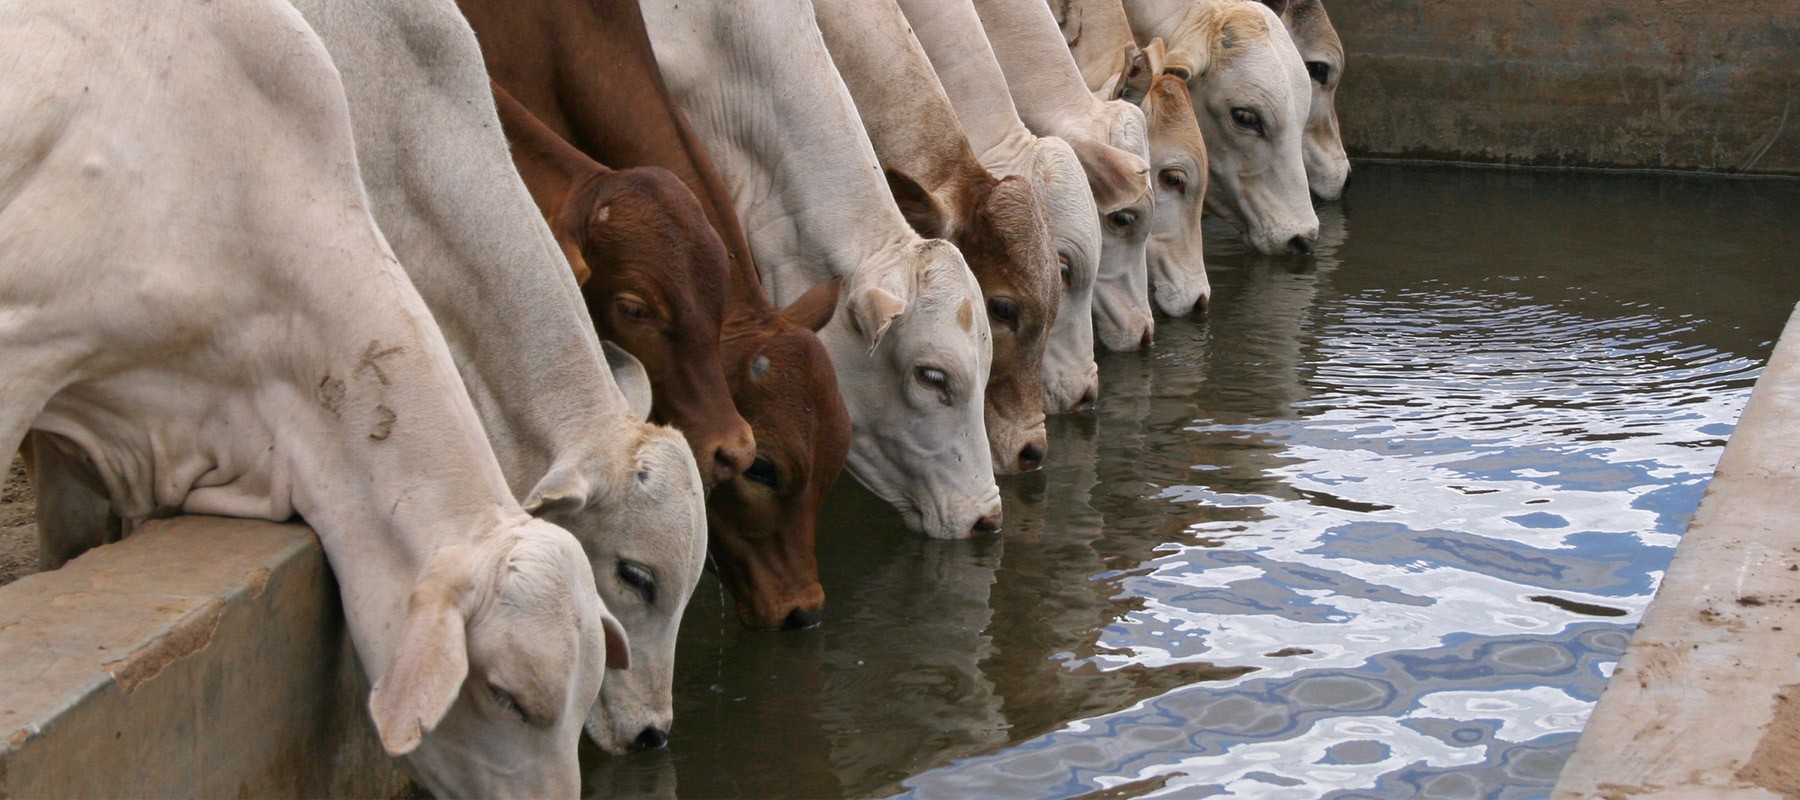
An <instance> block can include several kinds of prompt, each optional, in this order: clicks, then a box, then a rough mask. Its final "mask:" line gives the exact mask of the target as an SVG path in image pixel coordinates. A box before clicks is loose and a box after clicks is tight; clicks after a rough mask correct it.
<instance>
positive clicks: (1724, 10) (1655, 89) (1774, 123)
mask: <svg viewBox="0 0 1800 800" xmlns="http://www.w3.org/2000/svg"><path fill="white" fill-rule="evenodd" d="M1326 6H1327V8H1328V10H1329V12H1330V14H1331V19H1332V22H1333V23H1335V24H1336V26H1337V28H1338V32H1339V35H1340V36H1341V37H1342V39H1343V41H1344V47H1345V50H1346V51H1347V52H1348V54H1349V55H1348V58H1349V62H1348V64H1347V66H1346V68H1345V70H1344V77H1343V83H1342V84H1341V85H1340V86H1339V89H1338V95H1337V102H1338V111H1339V115H1340V117H1341V120H1342V124H1343V135H1344V143H1345V145H1346V146H1347V147H1348V148H1349V150H1350V153H1351V155H1353V156H1400V157H1419V158H1429V159H1449V160H1463V161H1480V162H1499V163H1512V164H1537V165H1555V166H1620V167H1668V168H1675V169H1694V170H1713V171H1723V172H1738V171H1750V172H1772V173H1787V174H1800V2H1796V1H1795V0H1572V1H1569V2H1545V1H1544V0H1507V1H1505V2H1476V1H1474V0H1336V2H1332V0H1327V2H1326Z"/></svg>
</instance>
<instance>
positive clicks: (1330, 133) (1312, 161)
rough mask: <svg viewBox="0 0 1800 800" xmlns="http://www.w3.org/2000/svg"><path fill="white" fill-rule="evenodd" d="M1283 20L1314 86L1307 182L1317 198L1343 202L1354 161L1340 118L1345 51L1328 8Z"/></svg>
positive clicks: (1302, 8)
mask: <svg viewBox="0 0 1800 800" xmlns="http://www.w3.org/2000/svg"><path fill="white" fill-rule="evenodd" d="M1283 19H1285V20H1287V22H1288V33H1289V34H1290V35H1291V36H1292V37H1293V39H1294V46H1295V47H1296V48H1297V49H1298V50H1299V51H1300V60H1301V61H1302V62H1303V63H1304V64H1305V65H1306V75H1307V77H1308V78H1309V79H1311V85H1312V106H1311V107H1310V108H1309V109H1308V110H1307V117H1306V135H1305V139H1304V141H1303V150H1302V151H1301V152H1302V154H1303V155H1304V157H1305V159H1306V181H1307V183H1308V184H1309V185H1310V186H1311V188H1312V193H1313V196H1314V197H1317V198H1319V199H1320V200H1326V201H1330V200H1336V199H1338V198H1340V197H1343V196H1344V184H1345V183H1346V182H1348V181H1349V180H1350V157H1349V156H1348V155H1346V154H1345V153H1344V139H1343V137H1342V135H1340V133H1339V131H1338V117H1337V87H1338V81H1339V80H1341V79H1342V78H1343V74H1344V45H1343V43H1342V42H1341V41H1339V40H1338V35H1337V29H1336V28H1334V27H1332V25H1331V19H1330V18H1329V17H1327V16H1326V15H1325V7H1324V6H1323V5H1320V4H1319V3H1318V2H1312V3H1304V4H1296V5H1294V6H1291V7H1290V10H1289V12H1288V14H1287V16H1285V17H1283Z"/></svg>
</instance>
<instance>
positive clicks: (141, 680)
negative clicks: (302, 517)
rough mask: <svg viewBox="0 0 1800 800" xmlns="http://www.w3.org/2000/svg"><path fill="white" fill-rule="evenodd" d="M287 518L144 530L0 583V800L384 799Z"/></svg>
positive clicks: (331, 616)
mask: <svg viewBox="0 0 1800 800" xmlns="http://www.w3.org/2000/svg"><path fill="white" fill-rule="evenodd" d="M342 620H343V615H342V611H341V607H340V605H339V600H338V594H337V584H336V582H335V581H334V580H333V579H332V578H331V574H330V570H329V569H328V568H327V567H326V563H325V558H324V554H323V552H322V551H321V550H320V548H319V543H318V539H317V538H316V537H315V536H314V535H313V533H312V531H311V530H310V529H308V528H306V527H305V526H303V525H294V524H275V523H269V522H260V521H253V520H238V519H222V518H217V517H176V518H173V519H168V520H159V521H155V522H151V523H147V524H145V525H144V526H142V527H141V528H140V530H139V531H138V532H137V533H136V534H135V535H133V536H131V537H130V538H127V539H126V540H124V541H122V542H119V543H116V544H111V545H107V546H104V547H100V548H97V549H95V550H93V551H90V552H89V553H87V554H85V555H83V556H81V557H80V558H77V559H75V560H74V561H72V562H70V563H69V564H68V565H67V566H65V567H63V568H62V569H60V570H56V571H53V572H46V573H38V574H36V575H30V576H27V577H24V578H21V579H20V580H19V581H17V582H15V583H13V584H9V585H7V586H5V587H0V800H7V799H8V798H25V797H71V798H72V797H226V796H231V797H251V796H255V797H268V796H275V797H300V796H307V797H393V796H396V795H398V794H402V793H404V792H405V791H406V790H407V787H408V784H407V782H406V780H405V778H404V777H403V776H402V775H401V773H400V772H399V771H398V770H397V769H396V768H395V766H394V764H393V762H392V761H391V760H389V759H388V758H387V756H386V754H385V753H384V752H383V751H382V749H381V746H380V744H379V743H378V742H377V741H376V739H375V738H374V735H373V733H372V730H371V726H370V725H369V723H368V718H367V714H366V713H365V712H364V710H363V697H364V696H365V693H366V691H367V687H366V683H365V681H364V679H363V677H362V674H361V670H360V669H359V668H358V666H357V663H356V658H355V654H354V652H353V651H352V649H351V646H350V641H349V636H348V632H347V631H346V630H345V628H344V624H343V621H342Z"/></svg>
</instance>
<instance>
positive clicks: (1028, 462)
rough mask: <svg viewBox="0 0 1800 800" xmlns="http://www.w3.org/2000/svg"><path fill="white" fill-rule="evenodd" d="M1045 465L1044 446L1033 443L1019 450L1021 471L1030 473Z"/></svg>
mask: <svg viewBox="0 0 1800 800" xmlns="http://www.w3.org/2000/svg"><path fill="white" fill-rule="evenodd" d="M1043 465H1044V445H1042V444H1040V443H1038V442H1032V443H1031V444H1028V445H1025V446H1024V447H1023V448H1021V449H1020V450H1019V471H1020V472H1030V471H1032V470H1034V469H1037V468H1038V467H1041V466H1043Z"/></svg>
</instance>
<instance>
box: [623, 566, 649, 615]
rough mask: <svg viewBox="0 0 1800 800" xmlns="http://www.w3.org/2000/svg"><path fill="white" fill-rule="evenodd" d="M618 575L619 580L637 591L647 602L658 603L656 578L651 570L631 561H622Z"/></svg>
mask: <svg viewBox="0 0 1800 800" xmlns="http://www.w3.org/2000/svg"><path fill="white" fill-rule="evenodd" d="M618 575H619V582H620V583H623V584H625V587H626V588H628V589H630V590H632V591H634V592H637V594H638V596H639V597H642V598H644V602H645V603H648V604H650V605H656V578H655V577H653V576H652V575H651V574H650V570H647V569H644V568H643V567H641V566H639V565H637V564H633V563H631V562H629V561H620V562H619V569H618Z"/></svg>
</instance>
